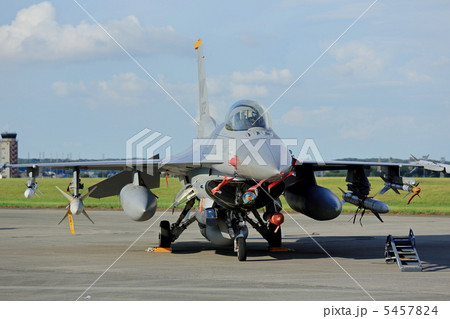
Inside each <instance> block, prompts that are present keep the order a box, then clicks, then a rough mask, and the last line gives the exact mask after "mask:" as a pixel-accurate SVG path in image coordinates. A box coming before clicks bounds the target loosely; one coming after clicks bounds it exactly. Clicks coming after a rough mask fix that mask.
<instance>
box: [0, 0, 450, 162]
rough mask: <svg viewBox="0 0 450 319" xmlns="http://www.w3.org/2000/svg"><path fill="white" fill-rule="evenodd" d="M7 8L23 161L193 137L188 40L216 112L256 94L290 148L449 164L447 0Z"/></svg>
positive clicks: (114, 152) (4, 86) (3, 50)
mask: <svg viewBox="0 0 450 319" xmlns="http://www.w3.org/2000/svg"><path fill="white" fill-rule="evenodd" d="M0 8H1V10H0V131H2V132H5V131H8V132H16V133H17V134H18V140H19V157H21V158H28V157H31V158H38V157H39V156H43V155H44V154H45V157H47V158H49V157H52V158H65V157H68V156H69V155H70V157H71V158H72V159H78V158H89V159H102V158H125V156H126V141H127V140H128V139H130V138H132V137H133V136H134V135H135V134H137V133H139V132H141V131H142V130H144V129H150V130H151V131H154V132H159V133H161V134H162V136H169V137H171V139H170V141H169V143H170V146H171V149H172V150H173V151H175V152H176V151H183V150H184V149H186V148H188V146H189V145H191V143H192V138H194V137H195V132H196V125H195V122H194V121H193V118H197V116H198V84H197V54H196V52H195V50H194V48H193V45H194V43H195V41H196V40H197V39H198V38H202V40H203V53H204V56H205V63H206V74H207V85H208V93H209V103H210V107H211V112H212V114H213V115H214V117H215V118H216V120H217V121H218V122H223V120H224V117H225V115H226V113H227V111H228V109H229V107H230V106H231V105H232V104H233V103H234V102H236V101H237V100H240V99H252V100H256V101H258V102H260V103H262V104H264V105H266V106H267V107H269V106H270V114H271V117H272V125H273V129H274V130H275V132H276V133H277V134H278V135H279V136H280V137H282V138H289V139H292V138H296V139H298V140H299V145H298V146H297V147H295V146H294V147H292V149H293V152H294V154H296V153H298V152H299V150H300V148H301V146H302V143H303V140H304V139H305V138H312V139H313V140H314V142H315V144H316V146H317V147H318V149H319V150H320V153H321V155H322V157H323V158H324V159H325V160H332V159H338V158H348V157H356V158H373V157H394V158H403V159H406V158H408V157H409V155H410V154H414V155H416V156H422V155H426V154H430V158H434V159H439V158H441V157H446V158H447V159H448V160H450V147H449V140H450V130H449V129H448V124H449V121H450V93H449V92H450V41H449V40H450V39H449V34H450V19H448V17H449V16H450V3H449V2H448V1H445V0H442V1H438V0H436V1H433V0H432V1H419V0H412V1H411V0H409V1H403V0H398V1H386V0H378V1H373V0H372V1H363V0H358V1H356V0H355V1H352V0H344V1H331V0H314V1H313V0H303V1H300V0H298V1H296V0H284V1H197V0H191V1H171V0H165V1H136V0H128V1H115V0H108V1H102V0H98V1H87V0H76V1H75V0H60V1H4V2H3V3H2V4H1V5H0ZM364 12H365V13H364ZM363 13H364V14H363ZM361 15H362V16H361ZM358 17H360V19H358ZM355 21H356V22H355ZM293 83H295V84H294V85H292V84H293ZM291 85H292V86H291Z"/></svg>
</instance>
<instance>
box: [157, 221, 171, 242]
mask: <svg viewBox="0 0 450 319" xmlns="http://www.w3.org/2000/svg"><path fill="white" fill-rule="evenodd" d="M171 243H172V239H171V238H170V223H169V221H168V220H162V221H161V222H160V223H159V247H162V248H170V244H171Z"/></svg>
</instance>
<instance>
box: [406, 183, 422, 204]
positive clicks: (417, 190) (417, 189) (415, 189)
mask: <svg viewBox="0 0 450 319" xmlns="http://www.w3.org/2000/svg"><path fill="white" fill-rule="evenodd" d="M419 184H420V183H419V182H418V183H416V184H415V185H414V187H413V189H412V191H411V193H413V195H412V196H411V197H410V198H409V200H408V205H409V203H411V201H412V200H413V198H414V197H416V196H418V197H420V195H419V194H420V191H421V190H422V186H419ZM408 194H409V193H408ZM408 194H406V195H408Z"/></svg>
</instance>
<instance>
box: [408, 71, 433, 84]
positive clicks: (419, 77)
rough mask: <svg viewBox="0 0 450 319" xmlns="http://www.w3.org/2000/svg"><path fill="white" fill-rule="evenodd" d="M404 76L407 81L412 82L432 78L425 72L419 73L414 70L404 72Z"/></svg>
mask: <svg viewBox="0 0 450 319" xmlns="http://www.w3.org/2000/svg"><path fill="white" fill-rule="evenodd" d="M406 77H407V79H408V80H409V81H412V82H424V81H430V80H432V79H433V78H432V77H431V76H429V75H427V74H420V73H417V72H415V71H409V72H406Z"/></svg>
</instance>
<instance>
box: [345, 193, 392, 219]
mask: <svg viewBox="0 0 450 319" xmlns="http://www.w3.org/2000/svg"><path fill="white" fill-rule="evenodd" d="M342 199H343V200H344V202H346V203H350V204H352V205H355V206H357V207H358V208H363V209H368V210H370V211H372V212H373V213H374V214H375V215H377V214H386V213H388V212H389V206H388V205H387V204H386V203H385V202H382V201H380V200H377V199H373V198H369V197H366V198H359V197H358V196H356V195H354V194H353V193H351V192H347V193H344V194H343V195H342Z"/></svg>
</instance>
